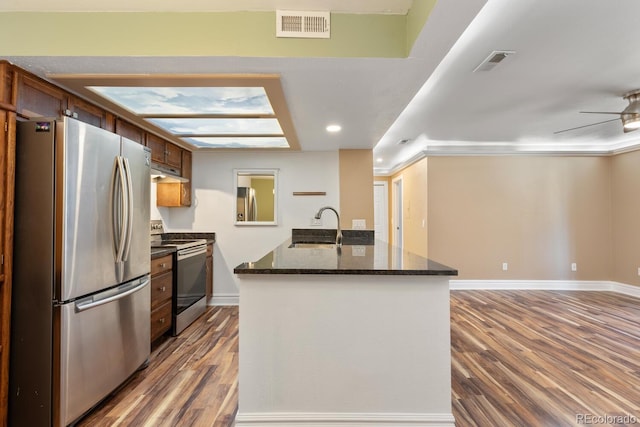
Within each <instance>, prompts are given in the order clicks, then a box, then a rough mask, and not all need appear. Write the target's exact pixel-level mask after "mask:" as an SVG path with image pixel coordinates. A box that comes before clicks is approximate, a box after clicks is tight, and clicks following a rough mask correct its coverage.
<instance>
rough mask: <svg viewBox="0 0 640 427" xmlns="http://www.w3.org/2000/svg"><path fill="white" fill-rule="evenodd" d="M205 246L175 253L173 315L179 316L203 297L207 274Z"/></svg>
mask: <svg viewBox="0 0 640 427" xmlns="http://www.w3.org/2000/svg"><path fill="white" fill-rule="evenodd" d="M206 253H207V248H206V246H204V247H202V248H200V247H198V248H189V249H181V250H179V251H178V253H177V257H176V258H177V261H178V266H177V274H176V283H175V289H174V290H175V293H174V295H175V298H174V315H179V314H180V313H182V312H183V311H185V310H186V309H188V308H189V307H190V306H192V305H193V304H194V303H196V302H198V301H199V300H200V299H202V298H204V297H205V292H206V284H207V283H206V282H207V279H206V277H207V273H206V268H205V261H206V256H207V255H206Z"/></svg>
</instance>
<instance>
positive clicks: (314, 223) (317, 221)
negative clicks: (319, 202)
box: [311, 217, 322, 227]
mask: <svg viewBox="0 0 640 427" xmlns="http://www.w3.org/2000/svg"><path fill="white" fill-rule="evenodd" d="M311 225H312V226H314V227H320V226H322V218H316V217H311Z"/></svg>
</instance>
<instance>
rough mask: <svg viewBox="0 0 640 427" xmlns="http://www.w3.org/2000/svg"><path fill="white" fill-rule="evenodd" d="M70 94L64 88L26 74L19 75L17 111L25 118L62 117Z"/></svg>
mask: <svg viewBox="0 0 640 427" xmlns="http://www.w3.org/2000/svg"><path fill="white" fill-rule="evenodd" d="M67 100H68V95H67V93H66V92H65V91H63V90H62V89H59V88H57V87H55V86H53V85H50V84H47V83H45V82H42V81H40V80H37V79H35V78H32V77H30V76H28V75H26V74H22V73H21V74H19V75H18V97H17V106H16V107H17V113H18V114H19V115H21V116H22V117H25V118H33V117H62V116H63V115H64V113H65V111H66V110H67Z"/></svg>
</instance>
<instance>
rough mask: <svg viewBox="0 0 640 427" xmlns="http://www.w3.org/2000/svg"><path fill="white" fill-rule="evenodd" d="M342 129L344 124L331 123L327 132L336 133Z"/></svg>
mask: <svg viewBox="0 0 640 427" xmlns="http://www.w3.org/2000/svg"><path fill="white" fill-rule="evenodd" d="M341 130H342V126H340V125H329V126H327V132H331V133H336V132H340V131H341Z"/></svg>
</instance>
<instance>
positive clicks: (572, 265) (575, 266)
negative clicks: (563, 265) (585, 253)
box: [571, 262, 578, 271]
mask: <svg viewBox="0 0 640 427" xmlns="http://www.w3.org/2000/svg"><path fill="white" fill-rule="evenodd" d="M571 271H578V264H576V263H575V262H572V263H571Z"/></svg>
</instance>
